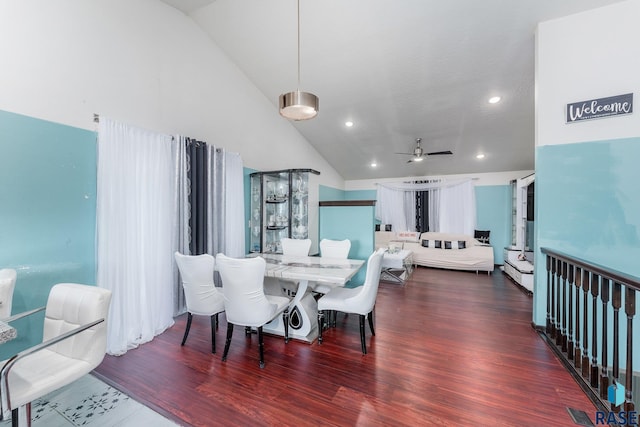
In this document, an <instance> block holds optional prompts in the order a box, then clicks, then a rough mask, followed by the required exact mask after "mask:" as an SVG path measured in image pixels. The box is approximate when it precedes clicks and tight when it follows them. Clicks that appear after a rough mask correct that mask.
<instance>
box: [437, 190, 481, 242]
mask: <svg viewBox="0 0 640 427" xmlns="http://www.w3.org/2000/svg"><path fill="white" fill-rule="evenodd" d="M475 225H476V197H475V190H474V186H473V182H471V181H468V182H463V183H462V184H459V185H456V186H453V187H443V188H441V189H440V230H441V231H444V232H446V233H461V234H468V235H472V236H473V231H474V229H475Z"/></svg>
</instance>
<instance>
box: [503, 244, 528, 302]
mask: <svg viewBox="0 0 640 427" xmlns="http://www.w3.org/2000/svg"><path fill="white" fill-rule="evenodd" d="M521 253H522V251H520V250H513V249H508V248H506V249H505V250H504V272H505V273H506V274H507V275H508V276H509V277H511V278H512V279H513V281H514V282H516V283H517V284H518V285H520V286H522V287H523V288H525V289H526V290H527V291H529V292H533V263H532V262H531V261H530V260H529V259H527V258H525V259H524V260H521V259H518V255H520V254H521ZM529 256H532V255H529Z"/></svg>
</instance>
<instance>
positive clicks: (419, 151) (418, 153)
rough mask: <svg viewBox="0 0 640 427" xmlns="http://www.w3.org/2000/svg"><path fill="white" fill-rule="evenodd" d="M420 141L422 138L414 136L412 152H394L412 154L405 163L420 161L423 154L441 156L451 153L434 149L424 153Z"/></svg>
mask: <svg viewBox="0 0 640 427" xmlns="http://www.w3.org/2000/svg"><path fill="white" fill-rule="evenodd" d="M421 142H422V138H416V148H414V149H413V153H396V154H404V155H407V156H413V157H412V158H411V159H409V160H407V163H412V162H421V161H422V159H423V157H425V156H441V155H446V154H453V153H452V152H451V151H449V150H446V151H434V152H431V153H425V152H424V150H423V149H422V147H421V146H420V143H421Z"/></svg>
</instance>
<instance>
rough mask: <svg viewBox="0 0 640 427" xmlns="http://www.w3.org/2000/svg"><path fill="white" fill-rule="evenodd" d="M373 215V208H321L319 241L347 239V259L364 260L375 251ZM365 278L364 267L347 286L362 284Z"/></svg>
mask: <svg viewBox="0 0 640 427" xmlns="http://www.w3.org/2000/svg"><path fill="white" fill-rule="evenodd" d="M374 215H375V207H374V206H322V207H320V239H333V240H343V239H349V240H351V250H350V251H349V258H352V259H362V260H366V259H368V258H369V255H371V254H372V253H373V251H374V249H375V240H374V222H375V220H374ZM365 276H366V267H363V268H362V269H360V271H359V272H358V274H357V275H356V276H355V277H354V278H353V279H351V282H349V285H348V286H349V287H352V286H358V285H361V284H363V283H364V279H365Z"/></svg>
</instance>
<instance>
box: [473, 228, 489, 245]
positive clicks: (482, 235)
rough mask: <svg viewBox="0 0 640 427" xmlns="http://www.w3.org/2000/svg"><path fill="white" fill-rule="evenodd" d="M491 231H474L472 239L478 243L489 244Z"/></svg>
mask: <svg viewBox="0 0 640 427" xmlns="http://www.w3.org/2000/svg"><path fill="white" fill-rule="evenodd" d="M490 234H491V230H474V232H473V237H474V238H475V239H476V240H477V241H479V242H480V243H486V244H489V243H490V242H489V235H490Z"/></svg>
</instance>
